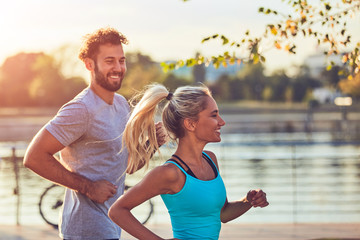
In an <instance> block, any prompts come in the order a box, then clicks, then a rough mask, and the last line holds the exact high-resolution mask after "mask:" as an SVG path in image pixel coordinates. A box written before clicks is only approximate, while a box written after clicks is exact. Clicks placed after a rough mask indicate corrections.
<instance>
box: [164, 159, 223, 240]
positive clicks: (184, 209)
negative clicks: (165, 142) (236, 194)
mask: <svg viewBox="0 0 360 240" xmlns="http://www.w3.org/2000/svg"><path fill="white" fill-rule="evenodd" d="M203 154H205V153H203ZM205 155H206V156H207V157H208V158H209V159H210V157H209V156H208V155H207V154H205ZM210 161H211V163H212V164H213V165H214V166H215V164H214V162H213V161H212V160H211V159H210ZM168 163H172V164H175V165H176V166H177V167H178V168H179V169H180V170H181V171H182V172H183V173H184V174H185V176H186V180H185V184H184V186H183V188H182V189H181V190H180V191H179V192H177V193H175V194H162V195H161V198H162V199H163V201H164V203H165V205H166V207H167V209H168V212H169V214H170V219H171V225H172V230H173V234H174V238H178V239H181V240H190V239H201V240H215V239H216V240H217V239H219V234H220V229H221V220H220V211H221V208H222V207H223V206H224V204H225V200H226V189H225V185H224V182H223V180H222V178H221V176H220V174H219V172H218V169H217V168H216V166H215V169H216V171H217V176H216V177H215V178H214V179H212V180H208V181H204V180H200V179H197V178H195V177H193V176H191V175H189V174H188V173H187V172H186V171H185V170H184V169H183V168H182V167H181V166H179V165H178V164H177V163H175V162H171V161H168Z"/></svg>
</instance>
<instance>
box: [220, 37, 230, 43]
mask: <svg viewBox="0 0 360 240" xmlns="http://www.w3.org/2000/svg"><path fill="white" fill-rule="evenodd" d="M221 39H222V40H223V45H225V44H227V43H228V42H229V39H227V38H226V37H225V36H224V35H221Z"/></svg>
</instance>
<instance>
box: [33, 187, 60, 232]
mask: <svg viewBox="0 0 360 240" xmlns="http://www.w3.org/2000/svg"><path fill="white" fill-rule="evenodd" d="M63 198H64V188H63V187H61V186H59V185H56V184H52V185H51V186H49V187H47V188H46V189H45V191H44V192H43V193H42V194H41V196H40V201H39V212H40V216H41V217H42V219H43V220H44V221H45V222H46V223H47V224H49V225H51V226H52V227H54V228H55V229H57V228H58V221H59V212H60V208H61V206H62V204H63Z"/></svg>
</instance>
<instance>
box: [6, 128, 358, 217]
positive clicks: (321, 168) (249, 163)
mask: <svg viewBox="0 0 360 240" xmlns="http://www.w3.org/2000/svg"><path fill="white" fill-rule="evenodd" d="M26 146H27V142H3V143H1V144H0V156H10V155H11V148H12V147H16V149H17V151H16V154H17V156H22V155H23V152H24V149H25V148H26ZM168 147H169V148H162V156H161V158H160V157H157V159H158V160H157V161H154V162H152V166H151V167H153V166H155V165H159V164H161V163H162V161H163V160H161V159H166V158H168V156H169V155H170V154H171V153H172V152H173V150H174V149H172V148H171V147H170V146H168ZM207 149H208V150H211V151H213V152H214V153H215V154H216V155H217V157H218V161H219V164H220V171H221V175H222V177H223V179H224V182H225V185H226V187H227V195H228V199H229V201H233V200H237V199H241V198H242V197H244V196H245V195H246V193H247V192H248V191H249V190H250V189H257V188H261V189H263V190H264V191H265V192H266V193H267V197H268V200H269V202H270V205H269V206H268V207H267V208H262V209H261V208H256V209H251V210H250V211H249V212H248V213H246V214H245V215H243V216H241V217H240V218H238V219H237V220H235V222H242V223H253V222H256V223H261V222H263V223H294V222H296V223H305V222H306V223H308V222H311V223H324V222H339V223H354V222H356V223H358V222H360V142H333V141H332V137H331V135H330V134H329V133H325V132H318V133H313V134H312V135H311V137H310V136H309V135H306V134H305V133H277V134H271V133H263V134H240V133H239V134H235V133H234V134H231V133H228V134H223V135H222V142H221V143H216V144H215V143H214V144H209V145H208V146H207ZM20 160H21V159H20ZM18 166H19V167H20V174H19V178H20V197H21V198H20V200H21V208H20V223H21V224H44V221H43V220H42V219H41V217H40V214H39V211H38V202H39V197H40V195H41V193H42V192H43V191H44V190H45V188H46V187H47V186H49V185H50V183H49V182H48V181H46V180H44V179H42V178H40V177H39V176H37V175H36V174H34V173H32V172H31V171H29V170H27V169H25V168H23V167H22V164H21V162H20V161H19V162H18ZM0 167H1V169H0V216H1V217H0V224H14V223H16V201H17V196H16V195H14V193H13V191H14V187H15V180H14V179H15V176H14V173H13V167H14V165H13V163H12V162H11V161H10V160H8V159H6V158H3V160H2V161H1V163H0ZM151 167H150V168H151ZM144 174H145V172H144V171H140V172H138V173H137V174H135V175H133V176H129V177H128V178H127V183H129V184H130V185H133V184H135V183H136V182H138V181H139V180H140V179H141V177H142V176H143V175H144ZM153 202H154V204H155V214H154V215H153V216H152V217H151V219H150V221H149V222H150V223H169V221H170V220H169V217H168V214H167V210H166V208H165V207H164V205H163V203H162V201H161V199H160V197H156V198H154V199H153Z"/></svg>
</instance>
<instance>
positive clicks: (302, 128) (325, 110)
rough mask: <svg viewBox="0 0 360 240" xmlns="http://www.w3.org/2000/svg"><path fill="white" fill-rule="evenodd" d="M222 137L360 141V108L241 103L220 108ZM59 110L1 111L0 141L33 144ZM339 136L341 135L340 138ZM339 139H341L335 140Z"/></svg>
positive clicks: (13, 109) (12, 109) (7, 109)
mask: <svg viewBox="0 0 360 240" xmlns="http://www.w3.org/2000/svg"><path fill="white" fill-rule="evenodd" d="M219 109H220V113H221V116H222V117H223V118H224V120H225V121H226V125H225V126H224V127H223V128H222V132H223V133H281V132H286V133H291V132H306V133H311V132H334V133H335V134H337V135H339V137H340V138H342V137H343V135H347V138H348V139H350V140H354V139H355V140H356V139H360V105H353V106H351V107H350V108H348V109H347V111H346V119H344V111H343V110H341V109H340V108H339V107H337V106H335V105H333V104H328V105H321V106H319V107H317V108H314V109H312V110H311V111H309V109H308V108H307V105H306V104H286V103H282V104H279V103H278V104H274V103H271V104H270V103H259V102H241V103H231V104H228V103H227V104H219ZM57 111H58V108H0V141H30V140H31V139H32V137H33V136H34V135H35V134H36V133H37V132H38V130H39V129H40V128H41V127H42V126H43V125H44V124H45V123H46V122H48V121H49V120H50V119H51V118H52V117H53V116H54V115H55V114H56V112H57ZM338 133H340V134H338ZM336 138H338V137H337V136H336Z"/></svg>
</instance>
